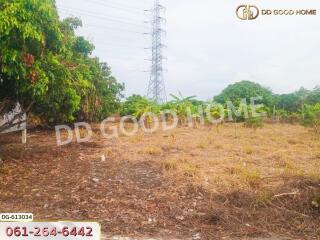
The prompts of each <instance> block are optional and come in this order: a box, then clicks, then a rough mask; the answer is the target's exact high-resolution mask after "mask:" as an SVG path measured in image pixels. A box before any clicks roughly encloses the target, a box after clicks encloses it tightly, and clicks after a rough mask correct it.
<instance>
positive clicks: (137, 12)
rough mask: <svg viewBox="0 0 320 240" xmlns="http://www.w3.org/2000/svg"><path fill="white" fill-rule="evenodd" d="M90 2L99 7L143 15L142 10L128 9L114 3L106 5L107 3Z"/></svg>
mask: <svg viewBox="0 0 320 240" xmlns="http://www.w3.org/2000/svg"><path fill="white" fill-rule="evenodd" d="M90 2H93V3H96V4H99V5H102V6H106V7H109V8H113V9H117V10H122V11H125V12H130V13H134V14H141V13H142V10H141V9H138V8H133V7H128V6H127V7H126V6H123V5H121V4H120V5H119V4H114V3H112V4H110V3H106V2H105V1H103V2H100V1H94V0H90Z"/></svg>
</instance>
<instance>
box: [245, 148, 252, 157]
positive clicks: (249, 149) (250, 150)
mask: <svg viewBox="0 0 320 240" xmlns="http://www.w3.org/2000/svg"><path fill="white" fill-rule="evenodd" d="M244 152H245V153H246V154H248V155H251V154H253V148H252V147H251V146H246V147H245V148H244Z"/></svg>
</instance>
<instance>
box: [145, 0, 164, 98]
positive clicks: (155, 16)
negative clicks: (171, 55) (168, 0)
mask: <svg viewBox="0 0 320 240" xmlns="http://www.w3.org/2000/svg"><path fill="white" fill-rule="evenodd" d="M151 12H152V20H151V23H152V32H151V36H152V47H151V50H152V58H151V71H150V82H149V86H148V97H149V98H150V99H152V100H153V101H155V102H157V103H164V102H166V101H167V94H166V88H165V83H164V76H163V71H164V69H163V59H164V57H163V48H164V47H165V45H164V44H162V40H163V35H164V34H166V31H165V30H164V29H163V28H162V24H163V23H165V21H166V20H165V18H163V17H162V13H164V12H165V7H164V6H162V5H161V4H160V0H154V6H153V8H152V10H151Z"/></svg>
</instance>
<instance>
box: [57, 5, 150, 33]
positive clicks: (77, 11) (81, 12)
mask: <svg viewBox="0 0 320 240" xmlns="http://www.w3.org/2000/svg"><path fill="white" fill-rule="evenodd" d="M59 10H60V11H61V10H62V11H64V12H65V13H69V14H70V11H72V12H76V13H79V14H82V15H84V16H86V17H93V18H98V19H101V20H107V21H110V22H116V23H120V24H127V25H132V26H138V27H143V28H145V27H146V26H145V25H140V24H136V23H133V22H127V21H123V20H122V19H123V18H116V17H106V16H103V15H99V14H96V13H94V12H90V11H83V10H81V9H76V8H68V9H66V8H61V7H60V8H59ZM127 20H129V21H136V20H133V19H127Z"/></svg>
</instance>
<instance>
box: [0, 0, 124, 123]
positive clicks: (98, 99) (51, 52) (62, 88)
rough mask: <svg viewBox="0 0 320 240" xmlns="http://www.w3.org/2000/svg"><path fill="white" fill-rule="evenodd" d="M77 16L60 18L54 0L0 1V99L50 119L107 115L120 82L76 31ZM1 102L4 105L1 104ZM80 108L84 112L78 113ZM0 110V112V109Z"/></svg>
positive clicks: (5, 106)
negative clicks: (93, 53) (94, 56)
mask: <svg viewBox="0 0 320 240" xmlns="http://www.w3.org/2000/svg"><path fill="white" fill-rule="evenodd" d="M79 26H81V21H80V19H77V18H68V19H65V20H64V21H60V20H59V17H58V13H57V9H56V6H55V1H54V0H9V1H8V0H0V102H1V103H2V104H1V106H2V107H1V109H2V112H8V111H10V110H11V109H13V108H14V106H15V104H16V103H17V102H19V103H20V105H21V106H22V109H23V110H24V111H26V110H29V109H31V108H30V106H32V111H34V112H35V113H36V114H37V115H40V116H42V118H43V119H44V120H45V121H47V122H49V123H57V122H69V121H73V120H74V119H75V117H77V116H79V115H83V117H84V118H85V119H87V120H95V119H100V118H103V117H105V116H106V115H108V114H111V112H113V111H115V110H116V108H117V107H118V105H119V102H120V97H121V91H122V90H123V85H121V84H119V83H118V82H117V81H116V79H115V78H114V77H113V76H112V75H111V72H110V68H109V67H108V66H107V65H106V64H103V63H101V62H100V61H99V59H97V58H91V57H90V55H91V53H92V51H93V49H94V46H93V45H92V44H91V43H89V42H88V41H87V40H85V39H84V38H83V37H77V36H76V35H75V29H76V28H77V27H79ZM4 103H5V104H4ZM81 113H83V114H81ZM0 114H1V113H0Z"/></svg>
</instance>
